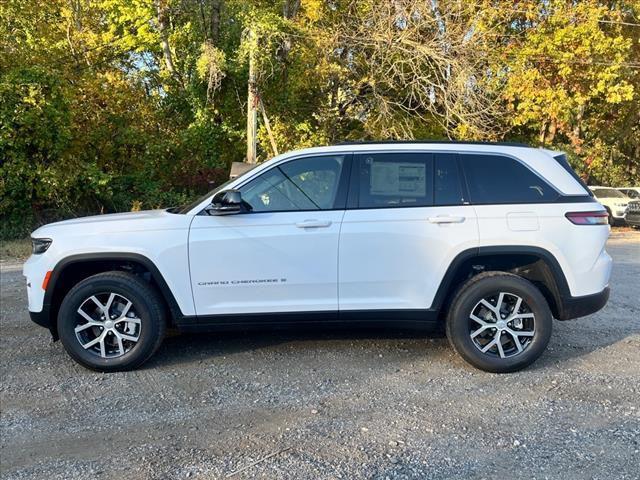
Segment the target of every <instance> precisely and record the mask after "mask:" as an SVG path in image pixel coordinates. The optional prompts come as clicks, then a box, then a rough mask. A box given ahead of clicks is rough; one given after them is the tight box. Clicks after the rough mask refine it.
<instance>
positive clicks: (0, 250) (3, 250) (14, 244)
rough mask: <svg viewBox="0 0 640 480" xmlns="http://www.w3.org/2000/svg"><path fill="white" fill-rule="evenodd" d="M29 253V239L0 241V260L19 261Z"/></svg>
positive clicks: (5, 261) (4, 261) (7, 261)
mask: <svg viewBox="0 0 640 480" xmlns="http://www.w3.org/2000/svg"><path fill="white" fill-rule="evenodd" d="M29 255H31V239H30V238H23V239H20V240H2V241H0V262H2V263H13V262H21V261H23V260H26V258H27V257H28V256H29Z"/></svg>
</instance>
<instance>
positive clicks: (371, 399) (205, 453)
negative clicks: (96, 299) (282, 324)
mask: <svg viewBox="0 0 640 480" xmlns="http://www.w3.org/2000/svg"><path fill="white" fill-rule="evenodd" d="M608 250H609V252H610V253H611V254H612V256H613V257H614V259H615V268H614V273H613V279H612V296H611V300H610V301H609V304H608V305H607V307H606V308H605V309H604V310H603V311H601V312H599V313H597V314H595V315H592V316H590V317H588V318H583V319H581V320H576V321H570V322H564V323H562V322H555V323H554V328H555V331H554V335H553V338H552V340H551V344H550V346H549V350H548V351H547V352H546V353H545V355H543V357H542V358H541V359H540V360H538V362H537V363H536V364H534V365H533V366H532V367H531V368H529V369H528V370H526V371H523V372H519V373H515V374H510V375H493V374H488V373H483V372H480V371H478V370H474V369H473V368H471V367H469V366H467V365H466V364H465V363H464V362H463V361H462V360H461V359H459V358H458V357H457V356H456V355H455V354H454V353H453V351H452V349H451V348H450V347H449V345H448V344H447V341H446V339H445V338H442V337H435V338H426V337H425V335H424V334H421V333H415V332H414V333H399V332H393V333H390V332H374V333H372V332H363V331H360V332H344V331H342V332H306V333H291V332H280V333H279V332H270V333H251V334H248V335H247V334H224V335H220V334H218V335H183V336H172V337H169V338H167V339H166V340H165V342H164V344H163V346H162V347H161V349H160V350H159V351H158V353H157V354H156V356H155V357H154V358H153V359H152V360H151V361H150V362H149V363H147V364H146V365H145V367H144V368H143V369H141V370H138V371H134V372H127V373H117V374H97V373H94V372H91V371H88V370H85V369H83V368H82V367H80V366H78V365H76V364H75V363H74V362H73V361H71V359H70V358H69V357H67V356H66V354H65V353H64V352H63V349H62V346H61V345H60V343H55V344H53V343H51V341H50V339H49V334H48V332H47V331H46V330H44V329H41V328H39V327H37V326H36V325H35V324H32V323H31V322H30V321H29V319H28V315H27V311H26V298H25V295H26V294H25V288H24V285H23V283H24V282H23V278H22V276H21V273H20V271H19V270H18V269H17V268H16V267H12V266H11V265H8V264H6V263H5V265H4V267H3V272H2V275H1V293H2V296H1V319H0V328H1V330H0V368H1V373H2V382H1V386H0V400H1V419H0V433H1V435H2V438H1V440H0V458H1V470H0V472H1V476H2V478H13V479H21V478H46V479H50V478H65V479H75V478H83V479H84V478H100V479H103V478H104V479H107V478H121V477H126V478H131V479H137V478H144V479H146V478H162V479H165V478H234V479H236V478H238V479H240V478H269V479H273V478H291V479H316V478H332V479H333V478H345V479H358V478H376V479H385V478H393V479H395V478H419V479H427V478H454V479H457V478H459V479H483V478H510V479H513V478H527V479H532V478H536V479H543V478H563V479H585V478H606V479H616V480H618V479H637V478H640V467H639V466H640V397H639V394H640V283H639V282H638V278H639V274H640V233H638V232H629V231H626V232H622V233H616V234H614V235H613V236H612V238H611V240H610V241H609V246H608Z"/></svg>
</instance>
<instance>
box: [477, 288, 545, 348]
mask: <svg viewBox="0 0 640 480" xmlns="http://www.w3.org/2000/svg"><path fill="white" fill-rule="evenodd" d="M534 335H535V315H534V313H533V312H532V311H531V308H530V307H529V306H528V305H527V303H526V302H525V301H524V300H523V299H522V298H521V297H519V296H518V295H516V294H514V293H509V292H500V293H498V294H495V295H491V296H487V297H485V298H483V299H482V300H480V301H479V302H478V303H476V305H475V306H474V307H473V309H472V310H471V313H470V315H469V336H470V337H471V341H472V342H473V344H474V345H475V347H476V348H477V349H478V350H480V351H481V352H482V353H484V354H486V355H489V356H494V357H499V358H509V357H514V356H516V355H519V354H521V353H522V352H524V351H525V350H526V349H527V348H528V347H529V346H530V345H531V342H532V341H533V338H534Z"/></svg>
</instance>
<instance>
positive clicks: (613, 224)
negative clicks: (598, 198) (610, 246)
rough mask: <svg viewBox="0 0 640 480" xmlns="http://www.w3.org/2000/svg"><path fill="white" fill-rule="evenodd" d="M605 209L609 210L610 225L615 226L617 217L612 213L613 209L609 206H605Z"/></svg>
mask: <svg viewBox="0 0 640 480" xmlns="http://www.w3.org/2000/svg"><path fill="white" fill-rule="evenodd" d="M605 209H606V210H607V214H608V215H609V217H608V221H609V226H610V227H615V225H616V219H615V218H613V214H612V213H611V210H609V207H605Z"/></svg>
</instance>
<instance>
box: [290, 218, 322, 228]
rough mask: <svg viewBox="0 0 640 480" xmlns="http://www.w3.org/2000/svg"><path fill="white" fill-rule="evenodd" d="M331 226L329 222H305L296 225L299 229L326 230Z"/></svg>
mask: <svg viewBox="0 0 640 480" xmlns="http://www.w3.org/2000/svg"><path fill="white" fill-rule="evenodd" d="M330 225H331V221H329V220H305V221H304V222H298V223H296V227H298V228H326V227H328V226H330Z"/></svg>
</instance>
